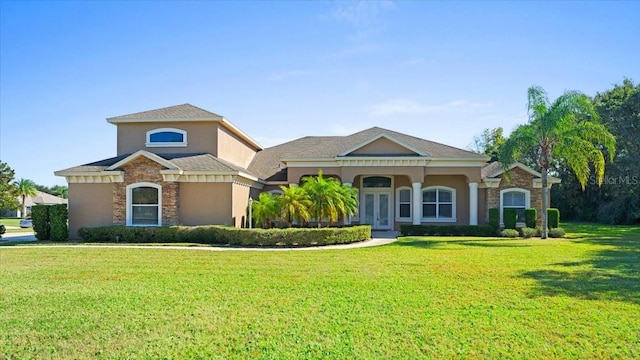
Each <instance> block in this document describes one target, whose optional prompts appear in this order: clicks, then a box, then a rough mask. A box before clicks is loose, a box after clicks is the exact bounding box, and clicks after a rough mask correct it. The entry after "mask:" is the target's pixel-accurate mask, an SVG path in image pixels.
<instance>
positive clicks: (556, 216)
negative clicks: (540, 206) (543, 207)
mask: <svg viewBox="0 0 640 360" xmlns="http://www.w3.org/2000/svg"><path fill="white" fill-rule="evenodd" d="M547 221H548V222H549V229H555V228H557V227H560V210H558V209H554V208H550V209H547Z"/></svg>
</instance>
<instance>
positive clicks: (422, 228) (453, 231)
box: [400, 224, 497, 237]
mask: <svg viewBox="0 0 640 360" xmlns="http://www.w3.org/2000/svg"><path fill="white" fill-rule="evenodd" d="M400 234H402V235H403V236H422V235H427V236H436V235H438V236H479V237H491V236H496V234H497V233H496V229H495V228H494V227H493V226H490V225H410V224H403V225H400Z"/></svg>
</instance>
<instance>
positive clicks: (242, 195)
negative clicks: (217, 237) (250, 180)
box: [231, 184, 251, 227]
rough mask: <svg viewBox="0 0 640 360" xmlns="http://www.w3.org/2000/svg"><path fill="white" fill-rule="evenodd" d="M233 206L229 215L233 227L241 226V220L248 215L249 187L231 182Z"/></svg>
mask: <svg viewBox="0 0 640 360" xmlns="http://www.w3.org/2000/svg"><path fill="white" fill-rule="evenodd" d="M232 189H233V207H232V210H231V216H232V220H233V225H234V226H235V227H243V221H246V218H247V216H248V214H247V206H248V205H249V195H251V194H250V190H251V188H250V187H248V186H245V185H239V184H233V185H232Z"/></svg>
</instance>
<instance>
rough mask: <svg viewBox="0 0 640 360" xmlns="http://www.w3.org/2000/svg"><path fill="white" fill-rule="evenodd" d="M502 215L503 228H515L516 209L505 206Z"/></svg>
mask: <svg viewBox="0 0 640 360" xmlns="http://www.w3.org/2000/svg"><path fill="white" fill-rule="evenodd" d="M502 215H503V218H504V228H505V229H513V230H515V229H516V223H517V222H518V211H516V209H512V208H506V209H504V211H503V213H502Z"/></svg>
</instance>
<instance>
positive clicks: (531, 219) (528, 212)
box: [524, 208, 538, 228]
mask: <svg viewBox="0 0 640 360" xmlns="http://www.w3.org/2000/svg"><path fill="white" fill-rule="evenodd" d="M536 221H538V210H536V208H528V209H524V224H525V226H526V227H528V228H535V227H536Z"/></svg>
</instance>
